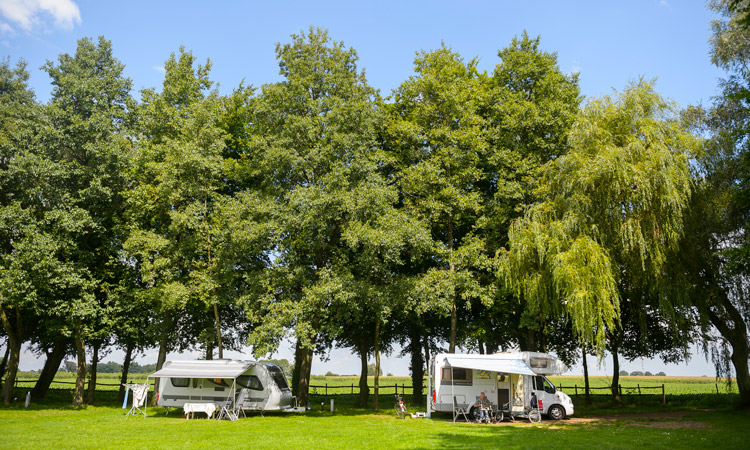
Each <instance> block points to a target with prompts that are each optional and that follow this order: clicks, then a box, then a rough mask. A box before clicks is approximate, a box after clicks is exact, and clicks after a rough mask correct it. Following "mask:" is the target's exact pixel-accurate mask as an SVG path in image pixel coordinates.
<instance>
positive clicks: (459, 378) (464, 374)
mask: <svg viewBox="0 0 750 450" xmlns="http://www.w3.org/2000/svg"><path fill="white" fill-rule="evenodd" d="M442 369H443V370H442V377H441V379H442V382H443V384H455V385H456V386H459V385H464V386H471V382H472V372H473V371H472V370H471V369H464V368H462V367H453V368H451V367H443V368H442Z"/></svg>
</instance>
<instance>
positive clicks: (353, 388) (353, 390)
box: [352, 383, 354, 395]
mask: <svg viewBox="0 0 750 450" xmlns="http://www.w3.org/2000/svg"><path fill="white" fill-rule="evenodd" d="M352 395H354V383H352Z"/></svg>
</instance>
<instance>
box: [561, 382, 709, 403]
mask: <svg viewBox="0 0 750 450" xmlns="http://www.w3.org/2000/svg"><path fill="white" fill-rule="evenodd" d="M557 389H559V390H561V391H565V392H566V393H567V394H568V395H573V396H578V395H585V393H586V388H585V386H580V387H579V386H578V385H577V384H575V385H573V386H567V387H566V386H563V385H562V384H561V385H559V386H557ZM597 390H599V391H606V392H604V393H602V394H599V393H597V392H595V391H597ZM617 390H618V392H619V393H620V395H637V396H639V397H641V396H644V395H661V401H662V403H663V404H665V405H666V404H667V394H666V390H665V388H664V384H662V385H660V386H641V385H640V384H637V385H635V386H623V385H621V384H618V385H617ZM644 391H645V392H644ZM649 391H656V392H653V393H651V392H649ZM717 393H718V389H717ZM589 395H612V386H604V387H589Z"/></svg>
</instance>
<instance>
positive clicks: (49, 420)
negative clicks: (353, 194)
mask: <svg viewBox="0 0 750 450" xmlns="http://www.w3.org/2000/svg"><path fill="white" fill-rule="evenodd" d="M123 414H124V410H122V409H119V408H115V407H86V408H83V409H80V410H73V409H70V408H68V407H49V408H45V407H40V406H34V407H32V408H30V409H28V410H26V409H23V408H22V407H21V408H18V407H11V408H8V407H4V408H0V430H2V433H0V434H1V435H2V438H1V440H0V448H7V449H15V448H19V449H21V448H23V449H28V448H44V447H46V446H50V445H53V446H54V447H55V448H72V449H83V448H180V449H192V448H196V449H204V448H222V449H229V448H250V447H260V448H264V449H277V448H278V449H288V448H300V449H329V448H331V449H333V448H345V449H368V448H373V449H376V448H377V449H379V448H413V449H428V448H438V449H444V448H447V449H467V448H496V447H502V448H582V449H583V448H608V449H617V448H695V447H696V445H700V446H701V447H712V446H716V445H717V444H718V443H721V447H722V448H743V447H744V446H745V445H746V444H747V442H748V439H750V427H747V426H746V425H747V423H750V415H749V414H748V413H746V412H734V411H725V410H724V411H696V412H693V413H690V414H688V415H687V416H685V417H684V418H683V419H682V421H683V422H682V423H687V424H689V426H686V427H675V426H674V423H673V421H665V420H660V419H653V418H649V419H643V420H639V419H638V418H637V417H635V418H632V417H631V418H627V419H622V420H619V419H613V420H606V421H600V422H586V423H571V422H572V421H562V422H550V421H546V420H545V421H544V422H542V424H540V425H530V424H526V423H523V424H518V425H510V424H503V425H475V424H465V423H463V424H455V425H454V424H452V423H451V421H450V420H449V419H450V418H449V417H446V416H440V417H437V418H434V419H431V420H428V419H406V420H400V419H397V418H396V417H395V415H394V414H393V413H392V412H390V411H389V410H383V411H381V412H372V411H366V410H358V409H354V408H346V409H344V410H340V411H338V412H337V413H334V414H331V413H328V412H321V411H309V412H307V413H305V414H301V415H295V414H282V413H277V414H266V416H265V417H260V416H257V415H252V416H250V417H248V418H247V419H241V420H239V421H237V422H229V421H221V422H219V421H216V420H206V419H195V420H189V421H188V420H185V419H183V418H182V417H181V416H180V414H179V413H175V412H174V411H173V412H172V414H170V415H169V416H165V415H164V410H163V409H162V408H153V409H149V414H148V417H147V418H145V419H144V418H143V417H125V416H124V415H123ZM696 424H697V425H696ZM661 425H663V426H661Z"/></svg>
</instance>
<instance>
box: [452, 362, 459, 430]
mask: <svg viewBox="0 0 750 450" xmlns="http://www.w3.org/2000/svg"><path fill="white" fill-rule="evenodd" d="M455 379H456V377H454V376H453V365H451V396H453V425H455V424H456V407H458V400H456V391H455V387H454V386H455V384H456V382H455Z"/></svg>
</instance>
